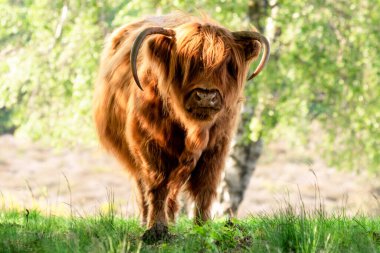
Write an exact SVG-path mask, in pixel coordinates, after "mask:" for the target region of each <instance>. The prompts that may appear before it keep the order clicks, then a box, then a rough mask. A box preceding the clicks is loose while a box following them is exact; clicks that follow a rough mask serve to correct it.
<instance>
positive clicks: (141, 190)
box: [136, 178, 148, 225]
mask: <svg viewBox="0 0 380 253" xmlns="http://www.w3.org/2000/svg"><path fill="white" fill-rule="evenodd" d="M136 185H137V191H138V192H137V202H138V205H139V208H140V212H141V223H142V225H146V222H147V217H148V203H147V200H146V197H145V184H144V182H143V180H142V179H141V178H140V179H138V180H137V181H136Z"/></svg>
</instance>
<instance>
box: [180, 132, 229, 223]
mask: <svg viewBox="0 0 380 253" xmlns="http://www.w3.org/2000/svg"><path fill="white" fill-rule="evenodd" d="M228 144H229V143H228V139H227V138H222V139H221V140H220V142H219V143H218V144H216V145H215V147H214V148H212V149H209V150H205V151H204V152H203V154H202V156H201V157H200V159H199V161H198V163H197V165H196V168H195V170H194V171H193V172H192V173H191V176H190V179H189V181H188V184H187V190H188V191H189V193H190V195H191V196H192V197H193V199H194V202H195V207H194V221H195V223H197V224H202V223H203V222H205V221H206V220H208V219H210V217H211V206H212V201H213V200H214V199H215V197H216V195H217V187H218V184H219V182H220V178H221V174H222V171H223V168H224V164H225V160H226V156H227V153H228Z"/></svg>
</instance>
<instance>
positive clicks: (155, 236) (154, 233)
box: [141, 224, 170, 244]
mask: <svg viewBox="0 0 380 253" xmlns="http://www.w3.org/2000/svg"><path fill="white" fill-rule="evenodd" d="M141 239H142V240H143V242H145V243H148V244H150V243H155V242H158V241H161V240H168V239H170V234H169V230H168V227H167V226H166V225H163V224H155V225H153V227H151V228H150V229H148V230H147V231H145V233H144V234H143V236H142V238H141Z"/></svg>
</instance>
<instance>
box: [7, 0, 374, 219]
mask: <svg viewBox="0 0 380 253" xmlns="http://www.w3.org/2000/svg"><path fill="white" fill-rule="evenodd" d="M0 10H1V11H0V194H1V195H0V197H1V202H0V204H2V206H3V207H20V208H31V207H39V208H41V209H43V210H47V211H54V212H60V213H67V212H71V213H72V212H75V213H77V214H81V215H82V214H87V213H92V212H96V210H99V209H102V208H103V207H104V208H107V203H109V201H110V200H113V201H115V202H116V203H117V206H118V208H119V209H120V212H122V213H124V214H126V215H129V214H133V210H134V208H135V204H134V196H133V193H132V192H133V190H132V185H131V183H130V181H129V180H128V176H127V175H126V173H124V171H123V170H122V168H121V167H120V166H119V165H118V164H117V162H115V161H114V159H113V158H112V157H110V156H108V155H107V154H105V153H104V152H103V151H102V150H101V149H100V148H99V147H98V142H97V138H96V136H95V134H94V129H93V123H92V112H91V106H92V94H93V85H94V78H95V76H96V73H97V68H98V62H99V55H100V53H101V51H102V45H103V42H104V38H105V37H106V36H107V35H108V34H109V33H111V32H112V31H113V29H115V28H116V27H119V26H121V25H123V24H126V23H129V22H132V21H134V20H136V19H137V18H140V17H143V16H146V15H162V14H166V13H169V12H172V11H176V10H181V11H185V12H188V13H192V14H194V15H199V14H200V13H206V14H207V15H208V16H210V17H212V18H213V19H215V20H216V21H218V22H219V23H220V24H222V25H223V26H225V27H227V28H229V29H231V30H235V31H237V30H251V29H252V26H254V27H256V28H257V29H258V30H259V31H260V32H262V33H263V34H265V36H266V37H267V38H268V39H269V40H270V42H271V47H272V52H271V58H270V61H269V64H268V66H267V67H266V69H265V70H264V71H263V72H262V73H261V74H260V75H259V76H258V77H257V78H255V79H254V80H252V81H249V82H248V83H247V86H246V106H245V108H244V110H243V114H242V123H241V125H240V127H239V132H238V136H237V138H236V140H235V141H234V143H235V144H234V147H233V150H232V153H233V154H234V155H233V156H231V158H230V159H229V162H228V164H227V171H226V179H225V180H224V181H223V183H222V186H221V190H220V196H219V197H218V201H219V204H220V205H222V206H224V207H220V205H219V207H220V208H219V209H220V210H224V211H226V210H230V211H231V210H232V211H233V212H236V213H237V214H238V215H240V216H245V215H248V214H251V213H253V214H255V213H260V212H271V211H272V210H274V209H276V208H278V207H279V206H280V205H282V204H283V203H287V202H292V203H293V202H294V203H300V200H302V201H303V202H304V203H306V205H307V206H310V207H313V206H314V207H315V206H316V205H317V204H318V203H320V202H323V205H324V206H325V207H326V209H327V210H328V211H332V212H333V211H336V210H340V209H342V208H344V209H345V210H347V212H350V213H356V212H361V211H363V212H367V213H369V214H377V213H379V212H380V209H379V207H380V206H379V205H380V203H379V202H378V200H377V199H378V195H379V194H380V181H379V176H378V174H379V172H380V43H379V41H380V25H379V24H380V1H379V0H338V1H336V0H302V1H300V0H293V1H287V0H234V1H232V0H207V1H206V0H199V1H190V0H186V1H183V0H170V1H169V0H162V1H160V0H130V1H128V0H112V1H111V0H103V1H96V0H87V1H86V0H66V1H64V0H62V1H58V0H39V1H33V0H9V1H7V0H0ZM254 68H255V64H253V66H252V69H254ZM237 157H238V158H237ZM228 179H230V180H228ZM226 203H227V204H226ZM226 205H227V207H226Z"/></svg>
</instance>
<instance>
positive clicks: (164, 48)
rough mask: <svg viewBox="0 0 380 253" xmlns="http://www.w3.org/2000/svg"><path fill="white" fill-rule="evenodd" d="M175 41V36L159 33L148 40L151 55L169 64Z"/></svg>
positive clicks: (160, 61) (162, 62)
mask: <svg viewBox="0 0 380 253" xmlns="http://www.w3.org/2000/svg"><path fill="white" fill-rule="evenodd" d="M174 46H175V42H174V39H173V38H170V37H167V36H163V35H157V36H156V37H155V38H152V39H151V40H149V42H148V50H149V53H150V55H151V57H152V58H153V59H154V60H156V61H158V62H159V63H161V64H165V65H166V66H169V64H170V58H171V55H172V51H173V50H174Z"/></svg>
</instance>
